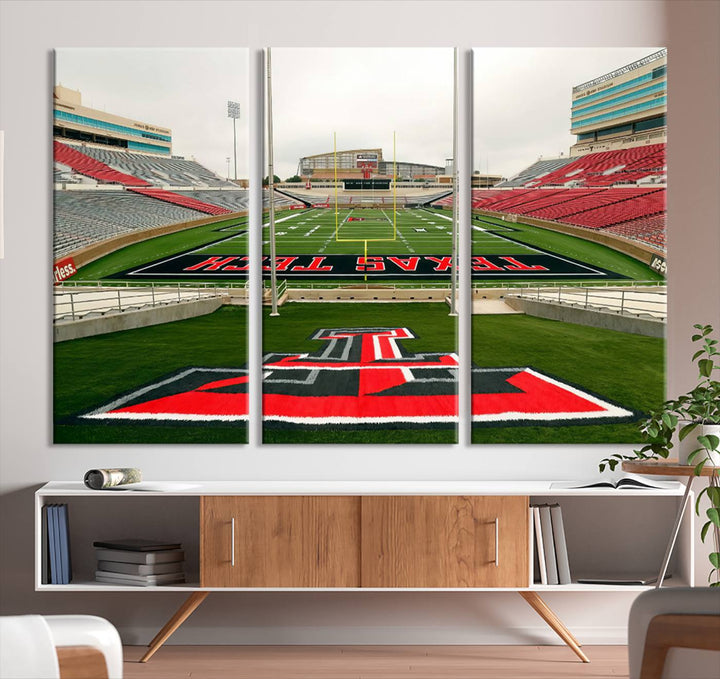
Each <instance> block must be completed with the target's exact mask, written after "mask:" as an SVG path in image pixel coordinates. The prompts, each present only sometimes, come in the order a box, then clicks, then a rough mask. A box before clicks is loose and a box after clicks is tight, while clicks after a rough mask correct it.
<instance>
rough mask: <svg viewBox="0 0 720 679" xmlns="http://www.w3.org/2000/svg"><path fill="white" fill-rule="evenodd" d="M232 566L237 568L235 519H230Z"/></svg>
mask: <svg viewBox="0 0 720 679" xmlns="http://www.w3.org/2000/svg"><path fill="white" fill-rule="evenodd" d="M230 565H231V566H232V567H233V568H235V517H234V516H233V517H232V519H230Z"/></svg>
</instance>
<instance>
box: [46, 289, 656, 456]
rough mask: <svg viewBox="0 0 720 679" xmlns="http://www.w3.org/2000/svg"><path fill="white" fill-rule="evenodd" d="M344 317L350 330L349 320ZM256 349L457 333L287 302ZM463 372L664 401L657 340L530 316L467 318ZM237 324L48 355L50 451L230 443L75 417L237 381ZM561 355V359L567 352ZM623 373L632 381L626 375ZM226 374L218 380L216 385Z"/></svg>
mask: <svg viewBox="0 0 720 679" xmlns="http://www.w3.org/2000/svg"><path fill="white" fill-rule="evenodd" d="M349 319H351V323H350V321H349ZM263 321H264V332H263V352H264V353H265V354H267V353H268V352H280V353H287V354H296V353H298V352H313V351H317V350H318V344H321V343H319V342H318V341H317V340H313V339H311V337H312V336H313V334H314V333H315V332H316V331H317V330H318V329H319V328H342V327H347V326H348V325H349V324H351V325H353V326H357V327H368V326H372V327H405V328H408V329H409V330H410V331H411V332H412V333H413V334H414V336H415V338H414V339H408V340H402V342H401V344H402V347H403V348H404V349H405V350H406V351H408V352H410V353H422V352H454V351H456V348H455V347H456V324H455V320H454V319H453V318H451V317H449V316H448V313H447V307H446V306H445V305H443V304H432V303H415V304H413V303H394V304H372V303H354V304H353V303H347V304H345V303H334V304H333V303H315V304H302V303H290V304H286V305H284V306H283V307H282V308H281V310H280V316H279V317H275V318H271V317H270V316H269V311H268V310H265V311H264V318H263ZM472 324H473V333H474V342H473V347H472V359H473V364H474V365H475V366H478V367H479V368H495V367H502V368H504V367H508V366H530V367H532V368H533V369H535V370H538V371H541V372H543V373H546V374H548V375H550V376H552V377H554V378H557V379H560V380H563V381H565V382H567V383H569V384H571V385H575V386H577V387H579V388H582V389H584V390H586V391H588V392H590V393H593V394H597V395H598V396H600V397H602V398H604V399H608V400H610V401H613V402H615V403H618V404H619V405H621V406H622V407H624V408H627V409H630V410H632V411H634V412H636V413H639V414H640V413H647V412H648V411H649V410H651V409H654V408H657V407H658V406H659V404H660V403H661V402H662V400H663V392H664V342H663V340H661V339H654V338H648V337H641V336H638V335H629V334H626V333H620V332H616V331H612V330H601V329H596V328H588V327H584V326H578V325H573V324H569V323H562V322H559V321H550V320H545V319H539V318H533V317H530V316H474V317H473V320H472ZM246 347H247V317H246V313H245V310H244V309H242V308H238V307H223V308H221V309H220V310H218V311H216V312H215V313H213V314H210V315H207V316H202V317H199V318H193V319H189V320H185V321H176V322H173V323H166V324H163V325H159V326H151V327H147V328H140V329H137V330H128V331H123V332H117V333H111V334H107V335H99V336H96V337H89V338H84V339H77V340H71V341H68V342H61V343H57V344H55V346H54V353H55V361H54V387H55V393H54V399H55V441H56V442H57V443H83V442H94V443H131V442H136V443H161V442H168V443H183V442H186V443H210V442H217V443H241V442H243V441H245V440H246V426H245V424H244V423H231V422H223V421H216V422H206V423H197V422H182V423H178V422H153V421H147V422H132V421H117V420H116V421H102V420H100V421H98V420H94V421H93V420H83V419H82V418H78V417H77V416H78V415H80V414H82V413H87V412H89V411H92V410H93V409H96V408H100V407H102V406H105V405H107V404H112V403H113V402H115V401H116V399H118V398H120V397H122V396H123V395H124V394H128V393H133V392H137V391H138V390H142V389H144V388H146V387H147V386H148V385H151V384H157V383H162V382H163V381H165V380H167V378H168V376H171V375H175V374H177V373H179V372H182V371H186V370H188V369H193V368H200V369H206V370H225V371H227V372H228V373H229V375H230V376H233V375H235V374H236V373H237V374H239V371H241V370H242V369H243V368H244V367H245V366H246V364H247V354H246ZM568 348H571V350H568ZM628 365H632V366H633V377H632V380H630V379H628V377H627V366H628ZM226 377H227V376H226ZM455 439H456V435H455V431H454V429H453V428H452V427H447V426H445V427H438V428H417V429H413V428H398V427H397V426H394V425H385V426H383V427H374V428H371V429H360V430H358V429H357V428H355V429H354V430H353V428H343V427H342V426H333V425H330V426H324V427H323V426H317V427H312V428H309V427H299V428H288V427H285V428H282V427H281V428H278V427H274V426H269V427H265V429H264V433H263V440H264V442H266V443H290V442H295V443H303V442H304V443H331V442H336V443H370V442H378V443H390V442H398V443H400V442H405V443H420V442H434V443H451V442H452V441H454V440H455ZM637 439H638V433H637V423H636V422H635V421H634V422H624V423H617V424H598V425H592V424H587V423H580V424H567V425H565V426H557V425H550V424H547V425H544V426H543V425H539V426H537V425H529V426H528V425H525V426H517V425H510V426H498V425H497V424H495V425H491V426H485V425H483V424H476V425H475V426H474V427H473V441H475V442H483V443H551V442H552V443H583V444H585V443H604V444H613V443H634V442H637Z"/></svg>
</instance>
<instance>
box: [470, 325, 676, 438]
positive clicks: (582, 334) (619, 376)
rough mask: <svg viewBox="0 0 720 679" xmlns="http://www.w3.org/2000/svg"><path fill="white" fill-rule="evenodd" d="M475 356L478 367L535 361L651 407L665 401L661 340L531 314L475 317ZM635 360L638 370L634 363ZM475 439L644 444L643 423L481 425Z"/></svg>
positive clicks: (610, 395)
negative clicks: (639, 424)
mask: <svg viewBox="0 0 720 679" xmlns="http://www.w3.org/2000/svg"><path fill="white" fill-rule="evenodd" d="M472 333H473V342H472V358H473V364H474V365H477V366H479V367H496V366H526V365H527V366H532V367H533V368H535V369H538V370H540V371H542V372H544V373H546V374H548V375H551V376H553V377H557V378H560V379H561V380H563V381H566V382H569V383H571V384H574V385H577V386H579V387H581V388H582V389H583V390H586V391H589V392H592V393H595V394H598V395H599V396H601V397H603V398H607V399H609V400H611V401H615V402H617V403H618V404H620V405H621V406H623V407H625V408H628V409H630V410H635V411H639V412H643V413H647V412H649V411H650V410H652V409H657V408H658V407H659V406H660V404H661V403H662V401H663V399H664V390H665V380H664V346H665V343H664V341H663V340H662V339H656V338H652V337H643V336H640V335H631V334H628V333H623V332H617V331H615V330H603V329H599V328H591V327H587V326H581V325H575V324H573V323H562V322H560V321H551V320H546V319H542V318H535V317H533V316H526V315H497V316H490V315H475V316H473V317H472ZM629 366H632V374H630V373H629V372H628V367H629ZM472 440H473V442H476V443H638V442H639V435H638V427H637V423H633V422H629V423H624V424H602V425H569V426H557V425H555V426H544V427H543V426H522V427H488V426H486V427H483V426H481V425H475V426H474V428H473V434H472Z"/></svg>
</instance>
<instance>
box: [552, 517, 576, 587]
mask: <svg viewBox="0 0 720 679" xmlns="http://www.w3.org/2000/svg"><path fill="white" fill-rule="evenodd" d="M550 517H551V519H552V530H553V540H554V541H555V555H556V556H557V569H558V580H559V581H560V584H561V585H569V584H570V583H571V582H572V579H571V577H570V559H569V558H568V549H567V540H566V537H565V525H564V523H563V518H562V508H561V507H560V505H558V504H555V505H551V506H550Z"/></svg>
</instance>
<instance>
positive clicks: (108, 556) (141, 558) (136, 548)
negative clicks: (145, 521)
mask: <svg viewBox="0 0 720 679" xmlns="http://www.w3.org/2000/svg"><path fill="white" fill-rule="evenodd" d="M93 546H94V547H95V555H96V556H97V560H98V564H97V570H96V571H95V580H96V581H97V582H105V583H108V584H113V585H135V586H140V587H151V586H155V585H171V584H172V585H174V584H177V583H179V582H185V573H184V572H183V563H184V560H185V552H184V551H183V549H182V545H181V544H180V543H179V542H159V541H156V540H139V539H134V540H109V541H98V542H93Z"/></svg>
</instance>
